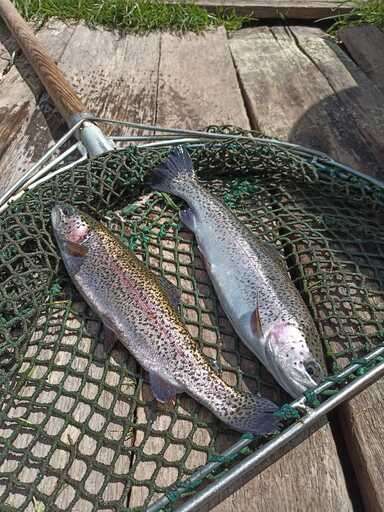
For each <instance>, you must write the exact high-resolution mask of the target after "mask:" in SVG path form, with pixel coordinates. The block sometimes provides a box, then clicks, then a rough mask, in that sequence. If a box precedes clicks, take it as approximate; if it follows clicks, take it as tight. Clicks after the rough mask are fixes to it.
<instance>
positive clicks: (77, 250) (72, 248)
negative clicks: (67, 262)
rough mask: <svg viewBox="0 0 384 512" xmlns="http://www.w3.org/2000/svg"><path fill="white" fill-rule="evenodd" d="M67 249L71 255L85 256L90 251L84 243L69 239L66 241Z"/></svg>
mask: <svg viewBox="0 0 384 512" xmlns="http://www.w3.org/2000/svg"><path fill="white" fill-rule="evenodd" d="M65 249H66V251H67V253H68V254H69V255H70V256H85V255H86V254H87V252H88V249H87V248H86V247H85V246H84V245H81V244H77V243H76V242H69V241H66V242H65Z"/></svg>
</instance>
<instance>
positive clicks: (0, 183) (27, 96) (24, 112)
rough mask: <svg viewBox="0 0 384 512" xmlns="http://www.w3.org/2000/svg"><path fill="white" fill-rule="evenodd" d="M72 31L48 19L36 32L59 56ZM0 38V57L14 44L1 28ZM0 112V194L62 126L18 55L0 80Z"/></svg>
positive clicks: (59, 132)
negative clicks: (49, 21)
mask: <svg viewBox="0 0 384 512" xmlns="http://www.w3.org/2000/svg"><path fill="white" fill-rule="evenodd" d="M73 32H74V27H73V26H68V25H65V24H63V23H61V22H52V23H50V24H49V25H48V26H46V27H44V28H43V29H42V30H41V31H40V32H39V33H38V38H39V40H40V41H41V42H42V43H44V44H46V45H47V46H48V47H49V50H50V53H51V55H52V56H53V57H54V58H55V59H59V58H60V56H61V54H62V53H63V51H64V48H65V46H66V45H67V44H68V41H69V40H70V38H71V37H72V35H73ZM0 37H1V41H2V43H3V44H4V50H3V53H2V56H3V58H9V57H10V56H11V54H12V52H13V51H14V49H15V46H16V45H15V43H14V40H13V39H12V38H11V37H10V35H9V32H8V31H6V30H5V29H4V31H3V32H1V33H0ZM5 50H7V52H8V55H7V52H6V51H5ZM5 62H7V61H5ZM0 114H1V116H0V193H3V192H5V190H7V189H8V188H9V187H10V186H11V185H12V184H13V183H14V182H15V181H17V179H18V178H19V177H20V176H21V175H22V173H23V172H25V171H26V170H28V168H29V167H30V165H31V164H32V163H33V162H35V161H36V160H38V159H39V158H40V157H41V156H42V155H43V154H44V153H45V152H46V150H47V148H48V146H49V144H52V139H54V138H55V137H58V136H60V134H61V133H62V131H61V130H62V128H63V121H62V120H61V119H60V118H59V117H58V116H57V115H56V114H55V112H54V111H53V109H52V106H51V105H50V104H49V103H48V102H47V98H46V96H44V95H43V88H42V86H41V84H40V82H39V80H38V79H37V77H36V76H35V74H34V73H33V71H32V69H31V67H30V66H29V64H28V63H27V62H26V60H25V58H24V57H23V56H22V55H20V54H18V55H17V57H16V60H15V64H14V65H13V66H12V67H11V68H10V69H9V71H8V72H7V73H6V74H5V75H3V77H2V79H0Z"/></svg>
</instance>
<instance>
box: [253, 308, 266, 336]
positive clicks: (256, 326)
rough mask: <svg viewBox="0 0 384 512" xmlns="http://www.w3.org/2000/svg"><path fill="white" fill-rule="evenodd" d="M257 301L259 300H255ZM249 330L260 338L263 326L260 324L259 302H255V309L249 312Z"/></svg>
mask: <svg viewBox="0 0 384 512" xmlns="http://www.w3.org/2000/svg"><path fill="white" fill-rule="evenodd" d="M257 302H259V301H257ZM251 330H252V332H253V334H254V335H255V336H257V337H258V338H261V337H262V336H263V328H262V326H261V318H260V311H259V304H257V306H256V309H255V310H254V311H253V312H252V314H251Z"/></svg>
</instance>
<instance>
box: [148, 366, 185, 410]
mask: <svg viewBox="0 0 384 512" xmlns="http://www.w3.org/2000/svg"><path fill="white" fill-rule="evenodd" d="M149 382H150V384H151V390H152V393H153V396H154V397H155V398H156V400H157V401H159V402H162V403H165V402H170V401H171V400H174V399H175V398H176V393H180V390H179V388H177V387H176V386H173V385H172V384H170V383H169V382H167V381H166V380H164V379H162V378H161V377H159V375H157V374H156V373H153V372H149Z"/></svg>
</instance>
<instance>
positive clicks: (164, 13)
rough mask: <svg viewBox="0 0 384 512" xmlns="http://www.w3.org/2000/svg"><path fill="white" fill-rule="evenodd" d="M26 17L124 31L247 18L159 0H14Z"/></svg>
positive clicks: (234, 23)
mask: <svg viewBox="0 0 384 512" xmlns="http://www.w3.org/2000/svg"><path fill="white" fill-rule="evenodd" d="M13 1H14V4H15V5H16V7H17V9H18V10H19V12H20V13H21V14H22V15H23V16H24V18H26V19H27V20H37V21H40V22H42V21H45V20H46V19H47V18H50V17H56V18H60V19H62V20H76V21H80V20H82V21H85V22H86V23H88V24H90V25H103V26H105V27H108V28H114V29H118V30H121V31H127V32H148V31H153V30H170V31H180V32H185V31H188V30H190V31H193V32H201V31H202V30H205V29H206V28H209V27H217V26H219V25H224V26H225V28H226V29H227V30H237V29H239V28H241V27H242V26H243V24H244V23H245V22H246V21H248V20H249V19H250V18H248V17H243V16H236V15H235V13H234V12H233V11H225V10H222V9H221V10H217V11H216V12H215V13H211V12H208V11H207V10H206V9H203V8H202V7H199V6H197V5H193V4H174V5H167V4H165V3H163V2H162V1H161V0H13Z"/></svg>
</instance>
